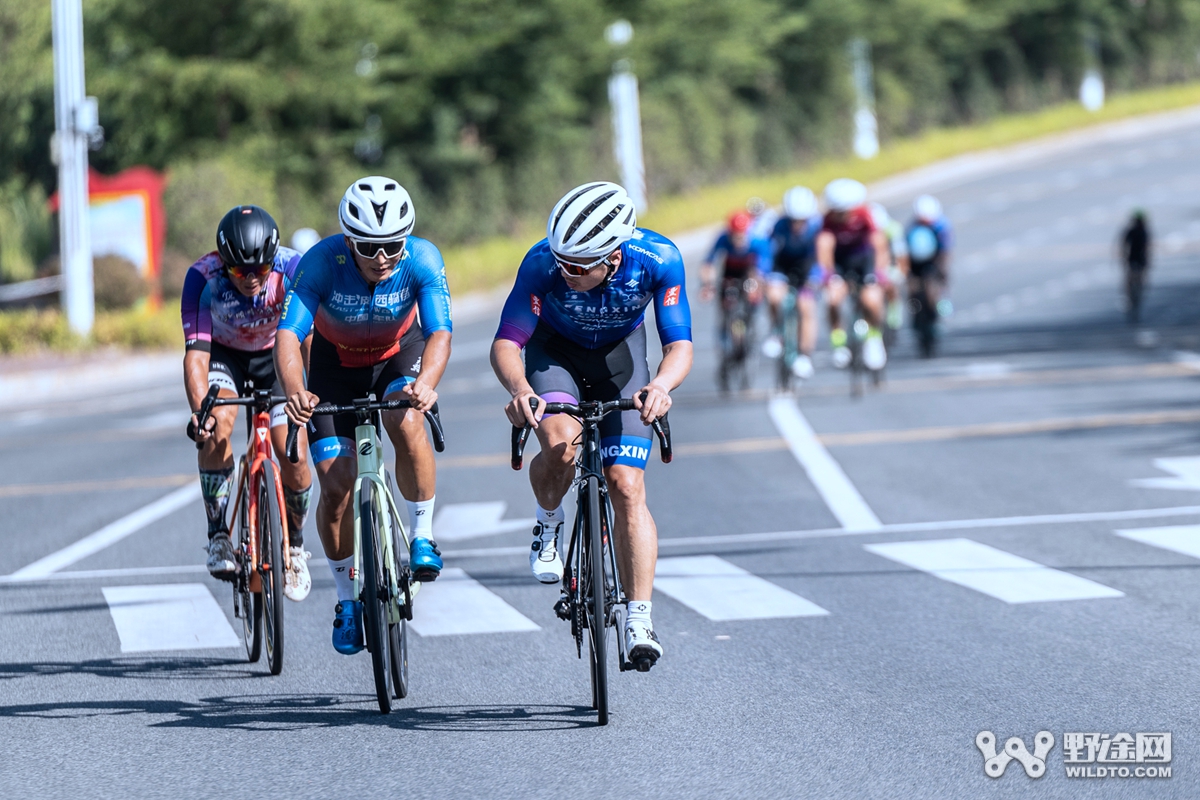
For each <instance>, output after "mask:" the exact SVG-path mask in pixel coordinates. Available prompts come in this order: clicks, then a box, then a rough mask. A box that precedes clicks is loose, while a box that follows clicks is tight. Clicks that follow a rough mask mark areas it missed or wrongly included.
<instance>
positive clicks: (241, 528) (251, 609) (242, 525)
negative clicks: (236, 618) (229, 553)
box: [233, 458, 263, 664]
mask: <svg viewBox="0 0 1200 800" xmlns="http://www.w3.org/2000/svg"><path fill="white" fill-rule="evenodd" d="M249 487H250V471H249V470H248V469H246V459H245V458H243V459H242V462H241V466H240V468H239V469H238V493H237V500H236V502H235V507H236V508H237V519H236V520H235V522H234V524H235V525H236V527H237V560H238V575H237V580H236V581H234V584H233V593H234V600H233V602H234V606H235V607H236V609H237V610H238V612H239V613H240V616H241V618H242V642H243V643H244V644H245V645H246V660H247V661H249V662H250V663H251V664H256V663H258V659H259V658H261V657H262V643H263V622H262V618H263V605H262V595H261V594H259V593H258V592H251V591H250V576H251V574H253V572H254V569H255V567H256V565H255V564H253V563H251V558H250V488H249Z"/></svg>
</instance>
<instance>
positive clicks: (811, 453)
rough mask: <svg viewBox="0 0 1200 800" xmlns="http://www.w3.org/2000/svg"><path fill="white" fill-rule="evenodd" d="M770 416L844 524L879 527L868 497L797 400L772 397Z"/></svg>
mask: <svg viewBox="0 0 1200 800" xmlns="http://www.w3.org/2000/svg"><path fill="white" fill-rule="evenodd" d="M770 412H771V419H772V420H774V422H775V427H776V428H778V429H779V433H780V434H782V435H783V438H784V439H786V440H787V443H788V447H789V448H790V449H791V451H792V455H794V456H795V457H796V460H797V461H799V462H800V466H802V467H804V471H805V472H807V473H808V479H809V480H810V481H812V484H813V486H815V487H816V488H817V491H818V492H820V493H821V497H822V498H823V499H824V500H825V504H826V505H827V506H829V510H830V511H832V512H833V515H834V516H835V517H837V519H838V522H840V523H842V527H843V528H854V529H858V530H877V529H879V528H880V527H881V526H882V523H881V522H880V521H879V517H877V516H875V512H874V511H872V510H871V507H870V506H869V505H867V501H866V500H864V499H863V497H862V495H861V494H859V493H858V489H856V488H854V484H853V483H851V482H850V479H849V478H847V477H846V473H845V472H843V471H842V468H841V466H840V465H839V464H838V463H837V462H836V461H834V460H833V456H831V455H829V451H828V450H826V449H825V446H824V445H822V444H821V443H820V442H819V441H818V440H817V436H816V434H815V433H814V432H813V429H812V426H811V425H809V424H808V420H806V419H805V418H804V414H802V413H800V408H799V406H797V405H796V401H795V400H793V399H792V398H790V397H776V398H774V399H772V400H771V405H770Z"/></svg>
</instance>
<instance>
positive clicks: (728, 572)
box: [654, 556, 829, 622]
mask: <svg viewBox="0 0 1200 800" xmlns="http://www.w3.org/2000/svg"><path fill="white" fill-rule="evenodd" d="M654 588H655V589H656V590H657V591H660V592H662V593H663V594H666V595H670V596H671V597H673V598H674V599H676V600H678V601H679V602H681V603H683V604H684V605H685V606H688V607H689V608H691V609H692V610H693V611H698V612H699V613H701V614H703V615H704V616H706V617H708V618H709V619H711V620H716V621H718V622H723V621H725V620H733V619H776V618H779V617H819V616H823V615H825V614H828V613H829V612H828V611H826V610H825V609H823V608H821V607H820V606H819V605H817V604H816V603H813V602H810V601H808V600H805V599H804V598H803V597H801V596H800V595H798V594H793V593H791V592H789V591H788V590H786V589H783V588H781V587H779V586H776V585H775V584H773V583H771V582H770V581H765V580H763V579H762V578H760V577H758V576H757V575H752V574H751V573H749V572H747V571H746V570H744V569H742V568H741V567H739V566H736V565H734V564H730V563H729V562H728V561H726V560H725V559H723V558H717V557H716V556H684V557H681V558H663V559H659V561H658V568H657V569H656V570H655V572H654Z"/></svg>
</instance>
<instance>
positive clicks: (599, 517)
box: [512, 395, 672, 725]
mask: <svg viewBox="0 0 1200 800" xmlns="http://www.w3.org/2000/svg"><path fill="white" fill-rule="evenodd" d="M644 397H645V395H643V398H644ZM529 403H530V406H531V407H532V408H533V409H534V410H535V411H536V410H537V406H538V400H536V399H530V401H529ZM633 408H634V404H633V400H632V399H629V398H622V399H620V400H611V401H608V402H599V401H585V402H582V403H580V404H578V405H574V404H571V403H547V404H546V413H547V414H570V415H571V416H572V417H574V418H575V419H577V420H579V423H580V424H581V425H582V426H583V430H582V431H581V433H580V435H579V438H578V439H577V442H578V445H579V449H578V455H577V456H576V460H575V481H574V486H575V488H576V498H577V505H576V508H575V522H574V524H573V525H572V528H571V540H570V544H569V545H568V547H567V557H566V560H565V562H564V569H563V582H562V596H561V597H560V598H559V600H558V602H557V603H555V604H554V613H555V614H556V615H557V616H558V617H559V618H560V619H563V620H566V621H568V622H570V623H571V634H572V635H573V636H574V637H575V652H576V655H578V656H579V658H581V659H582V658H583V640H584V636H585V635H586V637H587V641H588V665H589V668H590V672H591V682H592V708H594V709H596V713H597V722H598V723H599V724H600V725H607V724H608V630H609V628H615V629H616V639H617V664H618V665H619V667H620V669H621V671H622V672H624V671H626V670H630V669H636V670H638V671H640V672H645V671H647V670H649V669H650V666H651V664H652V663H653V662H650V661H648V660H644V659H639V663H636V664H635V663H631V662H630V661H629V654H628V653H627V652H625V637H624V635H623V631H624V630H625V608H626V598H625V593H624V592H623V591H622V589H621V577H620V574H619V572H618V569H617V564H618V561H617V547H616V541H615V539H614V538H613V536H612V535H611V533H612V530H613V513H612V503H611V502H610V501H609V497H608V485H607V484H606V483H605V480H604V463H603V458H602V456H601V452H600V421H601V420H602V419H604V417H606V416H607V415H609V414H613V413H620V412H622V411H629V410H631V409H633ZM651 427H652V428H653V430H654V433H655V435H656V436H658V442H659V450H660V455H661V457H662V461H663V463H664V464H669V463H670V462H671V458H672V452H671V426H670V424H669V423H668V422H667V415H666V414H664V415H663V416H661V417H659V418H658V419H656V420H655V421H654V422H653V423H651ZM531 430H532V428H531V427H529V426H525V427H514V428H513V431H512V468H513V469H515V470H519V469H521V464H522V461H523V459H524V452H525V442H526V441H527V440H528V438H529V431H531Z"/></svg>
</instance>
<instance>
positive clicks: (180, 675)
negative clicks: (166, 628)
mask: <svg viewBox="0 0 1200 800" xmlns="http://www.w3.org/2000/svg"><path fill="white" fill-rule="evenodd" d="M31 675H97V676H99V677H102V678H141V679H150V680H153V679H156V678H157V679H166V680H172V681H178V680H214V679H217V678H255V677H266V676H267V673H266V672H265V671H264V670H261V669H258V670H256V669H253V668H251V667H250V666H249V665H248V664H247V663H246V661H245V659H229V658H181V659H163V658H98V659H94V660H92V661H30V662H16V663H11V664H0V680H6V679H12V678H25V677H29V676H31Z"/></svg>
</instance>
